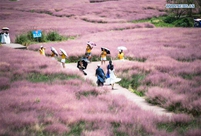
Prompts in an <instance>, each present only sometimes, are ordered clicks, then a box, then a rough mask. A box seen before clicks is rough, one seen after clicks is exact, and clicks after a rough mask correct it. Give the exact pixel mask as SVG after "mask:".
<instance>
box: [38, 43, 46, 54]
mask: <svg viewBox="0 0 201 136" xmlns="http://www.w3.org/2000/svg"><path fill="white" fill-rule="evenodd" d="M39 52H40V54H41V55H44V56H45V47H43V46H42V45H41V46H40V49H39Z"/></svg>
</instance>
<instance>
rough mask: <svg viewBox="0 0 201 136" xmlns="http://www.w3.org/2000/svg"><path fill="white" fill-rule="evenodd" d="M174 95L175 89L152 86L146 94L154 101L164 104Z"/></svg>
mask: <svg viewBox="0 0 201 136" xmlns="http://www.w3.org/2000/svg"><path fill="white" fill-rule="evenodd" d="M173 95H174V93H173V91H172V90H170V89H167V88H159V87H151V88H149V89H148V92H147V93H146V96H147V97H148V99H149V100H151V101H152V102H154V103H158V104H161V105H164V104H165V103H166V102H167V100H169V99H170V98H171V97H172V96H173Z"/></svg>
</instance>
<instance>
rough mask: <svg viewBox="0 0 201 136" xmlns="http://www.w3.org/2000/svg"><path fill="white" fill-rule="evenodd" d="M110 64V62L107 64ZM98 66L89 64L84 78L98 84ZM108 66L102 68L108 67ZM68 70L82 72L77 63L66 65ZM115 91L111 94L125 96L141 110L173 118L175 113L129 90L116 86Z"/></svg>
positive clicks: (95, 63)
mask: <svg viewBox="0 0 201 136" xmlns="http://www.w3.org/2000/svg"><path fill="white" fill-rule="evenodd" d="M107 63H108V62H107ZM97 64H100V62H92V63H89V64H88V67H87V70H86V72H87V76H84V75H83V76H84V78H85V79H89V80H92V81H93V82H94V83H95V84H96V80H97V79H96V76H95V70H96V68H97ZM106 66H107V64H105V65H103V66H101V67H102V68H103V67H106ZM66 69H75V70H76V71H78V72H80V71H79V70H78V69H77V64H76V63H68V64H66ZM106 86H107V87H108V88H109V90H110V89H111V86H108V85H106ZM114 88H115V89H114V90H112V89H111V91H110V93H112V94H115V95H123V96H125V97H126V98H127V99H128V100H130V101H132V102H134V103H135V104H137V105H138V106H139V107H140V108H141V109H143V110H148V111H152V112H154V113H156V114H158V115H166V116H171V115H172V114H173V113H170V112H168V111H166V110H165V109H163V108H161V107H158V106H154V105H151V104H149V103H147V102H146V101H145V99H144V98H143V97H140V96H138V95H136V94H134V93H132V92H130V91H129V90H128V89H126V88H123V87H121V86H120V85H118V84H115V87H114Z"/></svg>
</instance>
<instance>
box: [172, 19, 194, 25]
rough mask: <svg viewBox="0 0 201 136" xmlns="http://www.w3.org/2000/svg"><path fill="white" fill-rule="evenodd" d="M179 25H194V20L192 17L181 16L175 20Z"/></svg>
mask: <svg viewBox="0 0 201 136" xmlns="http://www.w3.org/2000/svg"><path fill="white" fill-rule="evenodd" d="M174 24H175V26H177V27H192V26H193V21H192V19H190V18H181V19H178V20H176V21H175V22H174Z"/></svg>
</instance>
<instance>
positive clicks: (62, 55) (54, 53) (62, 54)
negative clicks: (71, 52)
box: [39, 46, 68, 68]
mask: <svg viewBox="0 0 201 136" xmlns="http://www.w3.org/2000/svg"><path fill="white" fill-rule="evenodd" d="M45 50H46V48H45V47H43V46H40V49H39V52H40V54H41V55H44V56H45ZM60 51H61V54H58V52H57V51H56V49H55V48H54V47H51V52H52V54H51V57H53V58H54V57H55V56H61V64H62V66H63V68H65V63H66V58H67V57H68V55H67V53H66V52H65V50H63V49H61V48H60Z"/></svg>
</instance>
